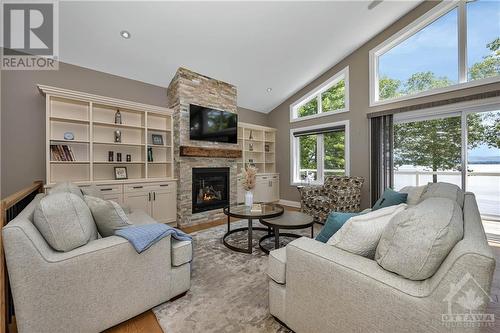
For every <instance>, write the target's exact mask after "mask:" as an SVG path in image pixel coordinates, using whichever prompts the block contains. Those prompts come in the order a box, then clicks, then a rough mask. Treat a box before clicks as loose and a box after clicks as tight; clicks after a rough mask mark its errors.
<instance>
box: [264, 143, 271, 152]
mask: <svg viewBox="0 0 500 333" xmlns="http://www.w3.org/2000/svg"><path fill="white" fill-rule="evenodd" d="M264 150H265V152H266V153H269V152H270V146H269V144H268V143H266V144H265V145H264Z"/></svg>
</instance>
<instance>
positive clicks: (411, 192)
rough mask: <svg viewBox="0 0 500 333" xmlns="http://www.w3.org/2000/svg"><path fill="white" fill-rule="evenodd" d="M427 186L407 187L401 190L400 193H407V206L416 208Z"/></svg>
mask: <svg viewBox="0 0 500 333" xmlns="http://www.w3.org/2000/svg"><path fill="white" fill-rule="evenodd" d="M426 188H427V185H422V186H406V187H403V188H402V189H400V190H399V191H398V192H400V193H407V194H408V197H407V198H406V204H407V205H408V206H415V205H417V204H418V203H419V202H420V197H421V196H422V193H424V191H425V189H426Z"/></svg>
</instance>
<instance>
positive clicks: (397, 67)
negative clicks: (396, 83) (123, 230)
mask: <svg viewBox="0 0 500 333" xmlns="http://www.w3.org/2000/svg"><path fill="white" fill-rule="evenodd" d="M457 16H458V10H457V9H456V8H455V9H453V10H452V11H450V12H448V13H447V14H445V15H444V16H442V17H441V18H439V19H438V20H436V21H434V22H433V23H431V24H430V25H428V26H427V27H426V28H425V29H423V30H421V31H419V32H417V33H416V34H415V35H413V36H411V37H410V38H408V39H407V40H405V41H404V42H403V43H401V44H399V45H397V46H396V47H394V48H393V49H391V50H389V51H388V52H386V53H385V54H384V55H382V56H381V57H380V58H379V72H380V74H381V76H382V75H387V76H389V77H390V78H393V79H398V80H401V81H406V79H407V78H408V77H409V76H410V75H411V74H413V73H416V72H420V71H432V72H434V73H435V74H436V75H437V76H447V77H448V78H449V79H451V80H452V81H455V82H457V81H458V28H457ZM467 26H468V29H467V49H468V57H467V58H468V66H469V67H470V66H471V65H472V64H474V63H476V62H479V61H481V60H482V58H483V56H486V55H488V54H489V52H490V51H489V50H488V48H487V47H486V44H488V43H489V42H491V41H493V40H494V39H495V38H497V37H500V1H490V0H479V1H474V2H469V3H468V4H467ZM416 59H418V61H416Z"/></svg>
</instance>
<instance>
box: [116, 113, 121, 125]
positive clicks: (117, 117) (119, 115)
mask: <svg viewBox="0 0 500 333" xmlns="http://www.w3.org/2000/svg"><path fill="white" fill-rule="evenodd" d="M115 124H118V125H121V124H122V114H121V113H120V110H116V113H115Z"/></svg>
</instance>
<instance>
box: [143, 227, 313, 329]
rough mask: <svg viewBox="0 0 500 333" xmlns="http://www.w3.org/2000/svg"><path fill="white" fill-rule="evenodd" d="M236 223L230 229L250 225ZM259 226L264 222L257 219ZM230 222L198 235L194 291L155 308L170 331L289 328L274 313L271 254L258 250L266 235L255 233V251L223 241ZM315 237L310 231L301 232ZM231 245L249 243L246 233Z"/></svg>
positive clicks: (196, 235) (235, 238) (161, 323)
mask: <svg viewBox="0 0 500 333" xmlns="http://www.w3.org/2000/svg"><path fill="white" fill-rule="evenodd" d="M246 225H247V222H246V221H238V222H234V223H231V229H234V228H237V227H241V226H246ZM254 226H262V225H259V224H258V223H254ZM226 228H227V226H225V225H223V226H218V227H214V228H210V229H207V230H203V231H199V232H196V233H193V234H192V236H193V241H194V261H193V270H192V276H191V289H190V290H189V291H188V293H187V294H186V295H184V296H183V297H181V298H179V299H177V300H174V301H172V302H167V303H164V304H161V305H159V306H157V307H156V308H154V309H153V311H154V314H155V315H156V318H157V319H158V322H159V323H160V326H161V327H162V329H163V331H164V332H165V333H180V332H183V333H187V332H245V333H253V332H256V333H257V332H280V333H281V332H290V330H288V329H287V328H286V327H284V326H282V325H281V324H280V323H279V322H277V321H276V320H275V319H274V318H273V317H272V316H271V315H270V314H269V305H268V303H269V302H268V278H267V274H266V271H267V255H266V254H264V253H263V252H262V251H261V250H260V249H259V248H258V239H259V238H260V237H261V236H263V235H264V234H265V232H263V231H254V234H253V235H254V250H253V253H252V254H245V253H239V252H234V251H231V250H230V249H228V248H226V247H225V246H224V244H222V241H221V239H222V236H223V235H224V233H225V231H226ZM301 234H303V235H306V236H310V229H304V230H301ZM229 241H230V242H231V244H233V243H234V244H238V246H241V247H245V246H246V244H247V243H246V242H247V238H246V234H245V233H237V234H233V235H231V238H230V240H229Z"/></svg>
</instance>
